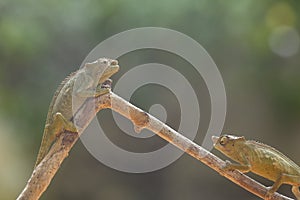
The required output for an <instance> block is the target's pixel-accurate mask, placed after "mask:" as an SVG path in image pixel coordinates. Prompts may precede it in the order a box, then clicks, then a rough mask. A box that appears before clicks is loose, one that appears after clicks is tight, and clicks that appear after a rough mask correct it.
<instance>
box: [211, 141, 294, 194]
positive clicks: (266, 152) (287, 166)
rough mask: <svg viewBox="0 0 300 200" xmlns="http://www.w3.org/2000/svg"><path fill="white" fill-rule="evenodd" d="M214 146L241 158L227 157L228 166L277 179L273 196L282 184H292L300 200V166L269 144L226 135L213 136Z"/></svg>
mask: <svg viewBox="0 0 300 200" xmlns="http://www.w3.org/2000/svg"><path fill="white" fill-rule="evenodd" d="M212 140H213V143H214V147H215V148H216V149H217V150H219V151H220V152H222V153H223V154H224V155H226V156H227V157H229V158H231V159H232V160H234V161H236V162H238V163H239V164H233V163H231V162H230V161H226V165H225V167H224V170H234V169H235V170H239V171H240V172H242V173H247V172H249V171H251V172H253V173H255V174H257V175H260V176H262V177H264V178H267V179H269V180H271V181H273V182H274V184H273V185H272V186H271V187H270V188H269V190H268V193H267V194H266V197H265V198H266V199H269V198H270V197H271V196H272V195H273V194H274V192H276V191H277V190H278V188H279V187H280V185H281V184H289V185H292V192H293V193H294V195H295V196H296V198H297V199H298V200H300V192H299V186H300V167H299V166H298V165H297V164H295V163H294V162H293V161H292V160H291V159H289V158H288V157H286V156H285V155H284V154H282V153H281V152H279V151H278V150H276V149H275V148H273V147H270V146H268V145H265V144H262V143H259V142H256V141H252V140H246V139H245V138H244V137H237V136H233V135H223V136H221V137H216V136H213V137H212Z"/></svg>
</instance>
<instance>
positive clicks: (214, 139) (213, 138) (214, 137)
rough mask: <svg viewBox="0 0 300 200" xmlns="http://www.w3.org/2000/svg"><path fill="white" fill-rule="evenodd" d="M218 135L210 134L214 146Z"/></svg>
mask: <svg viewBox="0 0 300 200" xmlns="http://www.w3.org/2000/svg"><path fill="white" fill-rule="evenodd" d="M219 138H220V137H217V136H212V137H211V139H212V141H213V144H214V146H215V145H216V144H217V142H218V140H219Z"/></svg>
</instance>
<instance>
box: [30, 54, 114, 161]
mask: <svg viewBox="0 0 300 200" xmlns="http://www.w3.org/2000/svg"><path fill="white" fill-rule="evenodd" d="M118 70H119V65H118V61H116V60H111V59H108V58H100V59H98V60H96V61H95V62H92V63H86V64H85V65H84V67H82V68H81V69H79V70H77V71H76V72H73V73H71V74H70V75H69V76H68V77H67V78H66V79H65V80H64V81H63V82H62V83H61V84H60V86H59V87H58V89H57V90H56V92H55V94H54V96H53V98H52V101H51V104H50V106H49V110H48V114H47V119H46V125H45V129H44V134H43V139H42V143H41V147H40V150H39V153H38V156H37V161H36V164H35V167H36V166H37V165H38V164H39V163H40V162H41V161H42V160H43V158H44V157H45V156H46V154H47V153H48V151H49V148H50V147H51V145H52V143H53V142H54V141H55V139H56V137H57V136H58V134H59V133H61V132H62V131H63V130H67V131H70V132H77V129H76V126H75V125H74V124H73V122H72V117H73V113H74V111H75V112H76V110H78V108H79V107H80V106H81V105H82V104H83V103H84V101H85V100H86V99H87V98H88V97H97V96H100V95H103V94H106V93H108V92H109V91H110V89H109V88H107V87H105V86H103V85H102V84H103V83H104V84H105V82H106V81H107V80H108V79H109V78H110V77H111V76H112V75H113V74H115V73H116V72H117V71H118Z"/></svg>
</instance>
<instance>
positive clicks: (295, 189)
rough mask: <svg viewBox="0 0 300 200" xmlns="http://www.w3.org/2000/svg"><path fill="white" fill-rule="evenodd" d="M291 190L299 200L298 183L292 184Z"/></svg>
mask: <svg viewBox="0 0 300 200" xmlns="http://www.w3.org/2000/svg"><path fill="white" fill-rule="evenodd" d="M292 192H293V194H294V195H295V197H296V198H297V200H300V191H299V185H294V186H293V187H292Z"/></svg>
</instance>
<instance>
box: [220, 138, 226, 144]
mask: <svg viewBox="0 0 300 200" xmlns="http://www.w3.org/2000/svg"><path fill="white" fill-rule="evenodd" d="M226 143H227V137H222V138H221V139H220V145H225V144H226Z"/></svg>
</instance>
